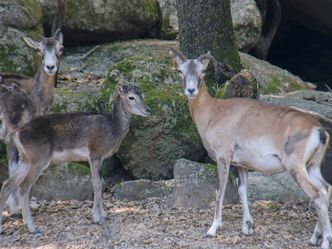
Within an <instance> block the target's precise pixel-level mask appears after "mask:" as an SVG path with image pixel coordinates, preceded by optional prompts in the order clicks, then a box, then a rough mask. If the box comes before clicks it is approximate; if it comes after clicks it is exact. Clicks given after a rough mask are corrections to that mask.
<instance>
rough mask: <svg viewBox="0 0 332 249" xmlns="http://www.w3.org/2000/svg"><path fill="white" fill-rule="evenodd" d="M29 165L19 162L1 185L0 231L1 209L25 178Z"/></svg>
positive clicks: (0, 230) (0, 221)
mask: <svg viewBox="0 0 332 249" xmlns="http://www.w3.org/2000/svg"><path fill="white" fill-rule="evenodd" d="M29 169H30V167H29V165H28V164H26V163H20V166H19V168H18V170H17V171H16V172H15V174H13V175H12V176H11V177H9V178H8V179H7V180H6V181H5V182H4V183H3V184H2V187H1V192H0V233H2V226H1V224H2V211H3V209H4V206H5V204H6V201H7V199H8V197H9V195H10V194H11V193H12V192H13V191H14V190H15V189H18V186H19V184H20V183H21V182H22V181H23V180H24V179H25V178H26V176H27V174H28V173H29Z"/></svg>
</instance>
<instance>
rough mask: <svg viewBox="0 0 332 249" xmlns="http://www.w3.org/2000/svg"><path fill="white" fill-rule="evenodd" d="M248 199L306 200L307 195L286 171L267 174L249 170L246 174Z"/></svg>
mask: <svg viewBox="0 0 332 249" xmlns="http://www.w3.org/2000/svg"><path fill="white" fill-rule="evenodd" d="M248 197H249V201H254V200H268V201H289V200H297V201H307V200H309V198H308V196H307V195H306V194H305V193H304V192H303V191H302V190H301V189H300V188H299V187H298V186H297V185H296V183H295V182H294V180H293V179H292V177H291V176H290V175H289V173H288V172H283V173H280V174H276V175H272V176H268V175H264V174H261V173H258V172H250V173H249V176H248Z"/></svg>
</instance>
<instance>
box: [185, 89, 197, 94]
mask: <svg viewBox="0 0 332 249" xmlns="http://www.w3.org/2000/svg"><path fill="white" fill-rule="evenodd" d="M187 90H188V92H189V93H190V94H193V92H194V91H195V88H190V89H187Z"/></svg>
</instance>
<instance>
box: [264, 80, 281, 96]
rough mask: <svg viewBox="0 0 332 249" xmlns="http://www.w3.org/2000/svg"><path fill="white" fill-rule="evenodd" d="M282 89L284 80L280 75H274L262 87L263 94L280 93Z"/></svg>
mask: <svg viewBox="0 0 332 249" xmlns="http://www.w3.org/2000/svg"><path fill="white" fill-rule="evenodd" d="M281 89H282V81H281V80H280V79H279V78H278V77H276V76H272V77H271V81H270V82H268V83H267V84H266V85H265V86H264V87H263V88H262V94H271V93H278V92H281Z"/></svg>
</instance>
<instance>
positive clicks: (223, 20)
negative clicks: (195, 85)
mask: <svg viewBox="0 0 332 249" xmlns="http://www.w3.org/2000/svg"><path fill="white" fill-rule="evenodd" d="M176 4H177V10H178V20H179V33H180V34H179V39H180V50H181V51H182V52H183V53H184V54H185V55H187V56H188V58H196V57H197V56H199V55H201V54H203V53H206V52H207V51H208V50H210V51H211V52H212V55H214V56H215V57H216V59H217V60H219V61H223V62H225V63H226V64H228V65H230V66H231V67H232V68H233V69H234V71H235V72H236V73H237V72H239V71H240V70H241V63H240V57H239V54H238V51H237V47H236V44H235V39H234V32H233V23H232V18H231V9H230V1H229V0H177V3H176Z"/></svg>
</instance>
